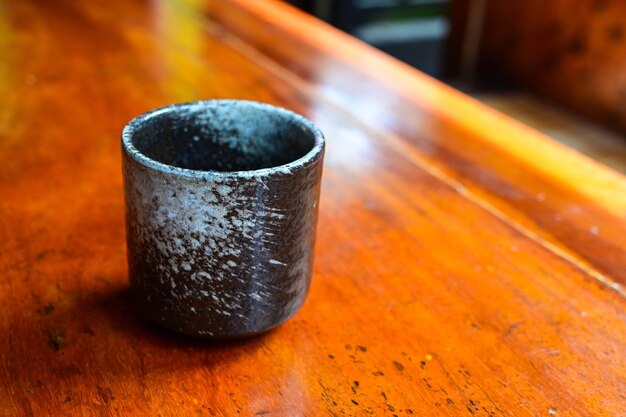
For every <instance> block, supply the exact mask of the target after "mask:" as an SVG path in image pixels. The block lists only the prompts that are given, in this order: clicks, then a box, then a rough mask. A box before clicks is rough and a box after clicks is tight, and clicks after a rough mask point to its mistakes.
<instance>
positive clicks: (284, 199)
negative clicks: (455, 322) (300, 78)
mask: <svg viewBox="0 0 626 417" xmlns="http://www.w3.org/2000/svg"><path fill="white" fill-rule="evenodd" d="M122 148H123V171H124V183H125V184H124V185H125V196H126V224H127V244H128V263H129V276H130V282H131V287H132V288H133V290H134V293H135V295H136V299H137V301H138V305H139V308H140V310H141V311H142V313H143V314H144V315H145V316H147V317H148V318H150V319H151V320H153V321H155V322H157V323H159V324H161V325H163V326H165V327H167V328H169V329H172V330H174V331H177V332H181V333H184V334H187V335H192V336H196V337H205V338H232V337H241V336H247V335H252V334H256V333H259V332H263V331H265V330H268V329H270V328H272V327H275V326H277V325H279V324H280V323H282V322H284V321H285V320H287V319H288V318H289V317H291V316H292V315H294V314H295V313H296V311H297V310H298V309H299V308H300V307H301V306H302V304H303V303H304V300H305V297H306V294H307V292H308V288H309V284H310V281H311V273H312V266H313V248H314V242H315V225H316V220H317V204H318V199H319V191H320V180H321V174H322V160H323V153H324V139H323V137H322V134H321V132H320V131H319V130H318V129H317V128H316V127H315V126H314V125H313V124H312V123H310V122H309V121H307V120H306V119H304V118H302V117H301V116H299V115H297V114H295V113H292V112H289V111H287V110H284V109H280V108H277V107H273V106H270V105H267V104H261V103H256V102H249V101H242V100H211V101H204V102H196V103H187V104H179V105H173V106H168V107H165V108H161V109H157V110H154V111H152V112H149V113H146V114H144V115H142V116H139V117H138V118H136V119H134V120H132V121H131V122H130V123H129V124H128V125H127V126H126V127H125V128H124V131H123V133H122Z"/></svg>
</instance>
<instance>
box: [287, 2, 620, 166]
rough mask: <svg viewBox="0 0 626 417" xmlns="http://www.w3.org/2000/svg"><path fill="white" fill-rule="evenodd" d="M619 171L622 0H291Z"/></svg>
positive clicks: (334, 24) (294, 3) (323, 18)
mask: <svg viewBox="0 0 626 417" xmlns="http://www.w3.org/2000/svg"><path fill="white" fill-rule="evenodd" d="M289 2H290V3H292V4H293V5H295V6H297V7H299V8H301V9H302V10H304V11H306V12H308V13H310V14H312V15H315V16H317V17H318V18H320V19H322V20H324V21H326V22H328V23H330V24H331V25H333V26H335V27H337V28H339V29H341V30H343V31H345V32H347V33H349V34H351V35H353V36H355V37H357V38H359V39H361V40H363V41H365V42H367V43H369V44H370V45H372V46H374V47H376V48H378V49H380V50H382V51H384V52H387V53H388V54H390V55H392V56H394V57H396V58H398V59H400V60H402V61H404V62H406V63H407V64H409V65H412V66H414V67H415V68H417V69H419V70H421V71H423V72H425V73H427V74H429V75H431V76H433V77H435V78H438V79H440V80H442V81H444V82H446V83H448V84H450V85H452V86H453V87H455V88H458V89H460V90H462V91H464V92H466V93H468V94H471V95H473V96H474V97H475V98H477V99H478V100H481V101H483V102H484V103H486V104H488V105H490V106H492V107H495V108H497V109H498V110H500V111H502V112H504V113H507V114H509V115H510V116H512V117H515V118H517V119H518V120H520V121H522V122H524V123H526V124H529V125H531V126H533V127H535V128H536V129H538V130H541V131H543V132H544V133H545V134H547V135H549V136H551V137H553V138H554V139H556V140H558V141H560V142H562V143H564V144H566V145H568V146H571V147H573V148H576V149H578V150H579V151H581V152H583V153H586V154H588V155H589V156H591V157H592V158H595V159H597V160H599V161H601V162H603V163H605V164H607V165H609V166H612V167H614V168H615V169H618V170H620V171H622V172H626V137H625V136H626V135H625V134H626V1H625V0H549V1H546V0H290V1H289Z"/></svg>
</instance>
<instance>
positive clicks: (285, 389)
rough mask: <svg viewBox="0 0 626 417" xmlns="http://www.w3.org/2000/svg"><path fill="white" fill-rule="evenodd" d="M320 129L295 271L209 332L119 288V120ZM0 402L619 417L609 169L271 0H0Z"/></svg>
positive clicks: (620, 278)
mask: <svg viewBox="0 0 626 417" xmlns="http://www.w3.org/2000/svg"><path fill="white" fill-rule="evenodd" d="M214 97H234V98H247V99H254V100H261V101H266V102H270V103H275V104H279V105H282V106H285V107H288V108H291V109H293V110H295V111H297V112H300V113H302V114H304V115H306V116H307V117H309V118H311V119H313V120H314V121H315V122H316V123H317V124H318V125H319V126H320V127H321V128H322V130H323V131H324V132H325V133H326V136H327V139H328V150H327V157H326V168H325V169H326V170H325V174H324V175H325V176H324V182H323V195H322V201H321V208H320V210H321V212H320V222H319V230H318V245H317V254H316V266H315V277H314V281H313V285H312V288H311V292H310V296H309V299H308V301H307V303H306V305H305V306H304V308H303V309H302V310H301V312H300V313H299V314H298V315H297V316H296V317H295V318H293V319H292V320H290V321H289V322H288V323H286V324H285V325H283V326H282V327H280V328H278V329H276V330H275V331H272V332H270V333H269V334H266V335H263V336H260V337H256V338H253V339H249V340H244V341H240V342H233V343H226V344H212V343H207V342H200V341H194V340H189V339H186V338H182V337H178V336H176V335H173V334H170V333H167V332H165V331H161V330H160V329H157V328H156V327H154V326H151V325H149V324H147V323H144V322H142V321H141V320H140V319H138V318H137V316H136V314H135V313H134V310H133V306H132V302H131V301H130V300H129V298H128V293H127V291H128V283H127V270H126V259H125V244H124V223H123V221H124V220H123V210H124V207H123V199H122V191H121V187H122V178H121V172H120V145H119V134H120V131H121V129H122V126H123V125H124V124H125V122H126V121H128V120H129V119H130V118H132V117H133V116H135V115H137V114H139V113H141V112H143V111H146V110H148V109H150V108H153V107H156V106H160V105H164V104H166V103H171V102H179V101H190V100H197V99H205V98H214ZM0 103H1V107H0V108H1V110H2V111H1V112H0V161H1V165H0V272H1V275H0V297H1V298H0V382H1V383H0V415H2V416H30V415H36V416H40V415H46V416H47V415H55V416H56V415H59V416H61V415H62V416H69V415H85V416H86V415H94V416H97V415H111V416H118V415H119V416H129V415H137V416H191V415H207V416H211V415H216V416H220V415H233V416H237V415H242V416H243V415H252V416H254V415H257V416H264V415H267V416H272V415H283V416H322V415H330V416H366V415H389V416H408V415H415V416H471V415H474V416H483V415H489V416H500V415H506V416H623V415H624V412H625V411H626V322H625V320H626V308H625V306H626V303H625V302H624V297H623V296H624V290H623V289H622V287H620V284H625V283H626V240H625V239H626V238H625V237H626V222H625V220H626V179H625V178H624V177H623V176H621V175H619V174H617V173H615V172H613V171H610V170H609V169H607V168H605V167H603V166H600V165H598V164H596V163H594V162H593V161H590V160H588V159H586V158H584V157H583V156H581V155H579V154H577V153H575V152H573V151H571V150H569V149H566V148H564V147H562V146H560V145H558V144H556V143H554V142H551V141H550V140H548V139H547V138H545V137H543V136H541V135H540V134H538V133H537V132H535V131H533V130H531V129H529V128H527V127H525V126H523V125H521V124H519V123H517V122H515V121H513V120H511V119H509V118H507V117H505V116H503V115H501V114H499V113H497V112H495V111H492V110H490V109H489V108H487V107H485V106H483V105H480V104H479V103H477V102H475V101H473V100H471V99H469V98H467V97H465V96H464V95H462V94H460V93H458V92H456V91H454V90H452V89H450V88H448V87H446V86H444V85H442V84H440V83H439V82H437V81H435V80H432V79H430V78H428V77H427V76H425V75H423V74H420V73H419V72H417V71H415V70H413V69H411V68H409V67H407V66H405V65H403V64H401V63H398V62H396V61H394V60H393V59H391V58H389V57H387V56H385V55H383V54H382V53H379V52H377V51H375V50H373V49H372V48H369V47H367V46H365V45H363V44H361V43H360V42H358V41H356V40H354V39H352V38H350V37H349V36H347V35H343V34H340V33H338V32H337V31H336V30H334V29H331V28H330V27H328V26H326V25H324V24H322V23H320V22H318V21H316V20H315V19H313V18H311V17H307V16H305V15H303V14H302V13H300V12H297V11H295V10H293V9H292V8H290V7H288V6H286V5H284V4H281V3H277V2H272V1H251V0H249V1H246V0H228V1H222V0H220V1H217V0H215V1H205V2H202V1H198V0H181V1H178V0H167V1H141V0H134V1H128V2H121V1H120V2H107V1H89V2H87V1H85V2H77V1H70V0H48V1H36V0H15V1H7V2H3V3H2V4H0Z"/></svg>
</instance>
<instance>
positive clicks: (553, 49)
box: [480, 0, 626, 133]
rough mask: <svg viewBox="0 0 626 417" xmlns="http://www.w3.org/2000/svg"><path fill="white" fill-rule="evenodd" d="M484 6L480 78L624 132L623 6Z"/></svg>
mask: <svg viewBox="0 0 626 417" xmlns="http://www.w3.org/2000/svg"><path fill="white" fill-rule="evenodd" d="M514 3H515V4H508V2H502V1H490V2H488V3H487V4H488V6H487V8H486V14H485V24H484V29H483V33H482V40H483V41H482V46H481V53H480V67H481V70H482V74H481V75H482V78H483V79H484V80H486V81H489V80H491V81H492V80H493V79H494V78H495V79H500V80H505V81H508V82H514V83H517V84H520V85H522V86H524V87H527V88H529V89H531V90H532V91H534V92H535V93H537V94H539V95H541V96H544V97H547V98H549V99H552V100H554V101H556V102H557V103H559V104H561V105H563V106H565V107H567V108H570V109H573V110H575V111H577V112H579V113H581V114H583V115H586V116H588V117H590V118H592V119H594V120H596V121H598V122H600V123H602V124H604V125H606V126H609V127H612V128H614V129H618V130H620V131H621V132H622V133H624V132H626V70H624V68H625V67H626V3H625V2H623V1H621V0H556V1H550V2H545V1H541V0H528V1H521V2H514Z"/></svg>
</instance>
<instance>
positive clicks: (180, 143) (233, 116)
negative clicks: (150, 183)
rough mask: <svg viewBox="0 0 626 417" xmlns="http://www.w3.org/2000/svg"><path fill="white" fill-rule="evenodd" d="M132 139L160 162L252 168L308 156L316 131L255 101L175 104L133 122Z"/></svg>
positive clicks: (193, 167)
mask: <svg viewBox="0 0 626 417" xmlns="http://www.w3.org/2000/svg"><path fill="white" fill-rule="evenodd" d="M130 141H131V143H132V145H133V146H134V147H135V148H136V149H137V150H138V151H139V152H141V153H142V154H144V155H145V156H147V157H148V158H151V159H153V160H156V161H158V162H160V163H163V164H166V165H170V166H175V167H179V168H186V169H191V170H198V171H220V172H233V171H251V170H258V169H264V168H271V167H277V166H281V165H285V164H287V163H290V162H293V161H295V160H297V159H299V158H301V157H303V156H304V155H306V154H307V153H308V152H309V151H310V150H311V149H313V147H314V146H315V144H316V134H315V131H313V129H312V128H311V125H310V124H309V123H307V122H306V121H305V119H303V118H301V117H299V116H297V115H296V114H294V113H291V112H288V111H285V110H282V109H279V108H276V107H273V106H269V105H263V104H260V103H255V102H247V101H228V100H223V101H220V100H215V101H207V102H199V103H192V104H185V105H176V106H170V107H166V108H163V109H161V110H159V111H155V112H152V113H149V114H148V115H147V116H146V117H144V118H141V119H139V121H137V122H135V123H134V126H133V129H132V130H131V136H130Z"/></svg>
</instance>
